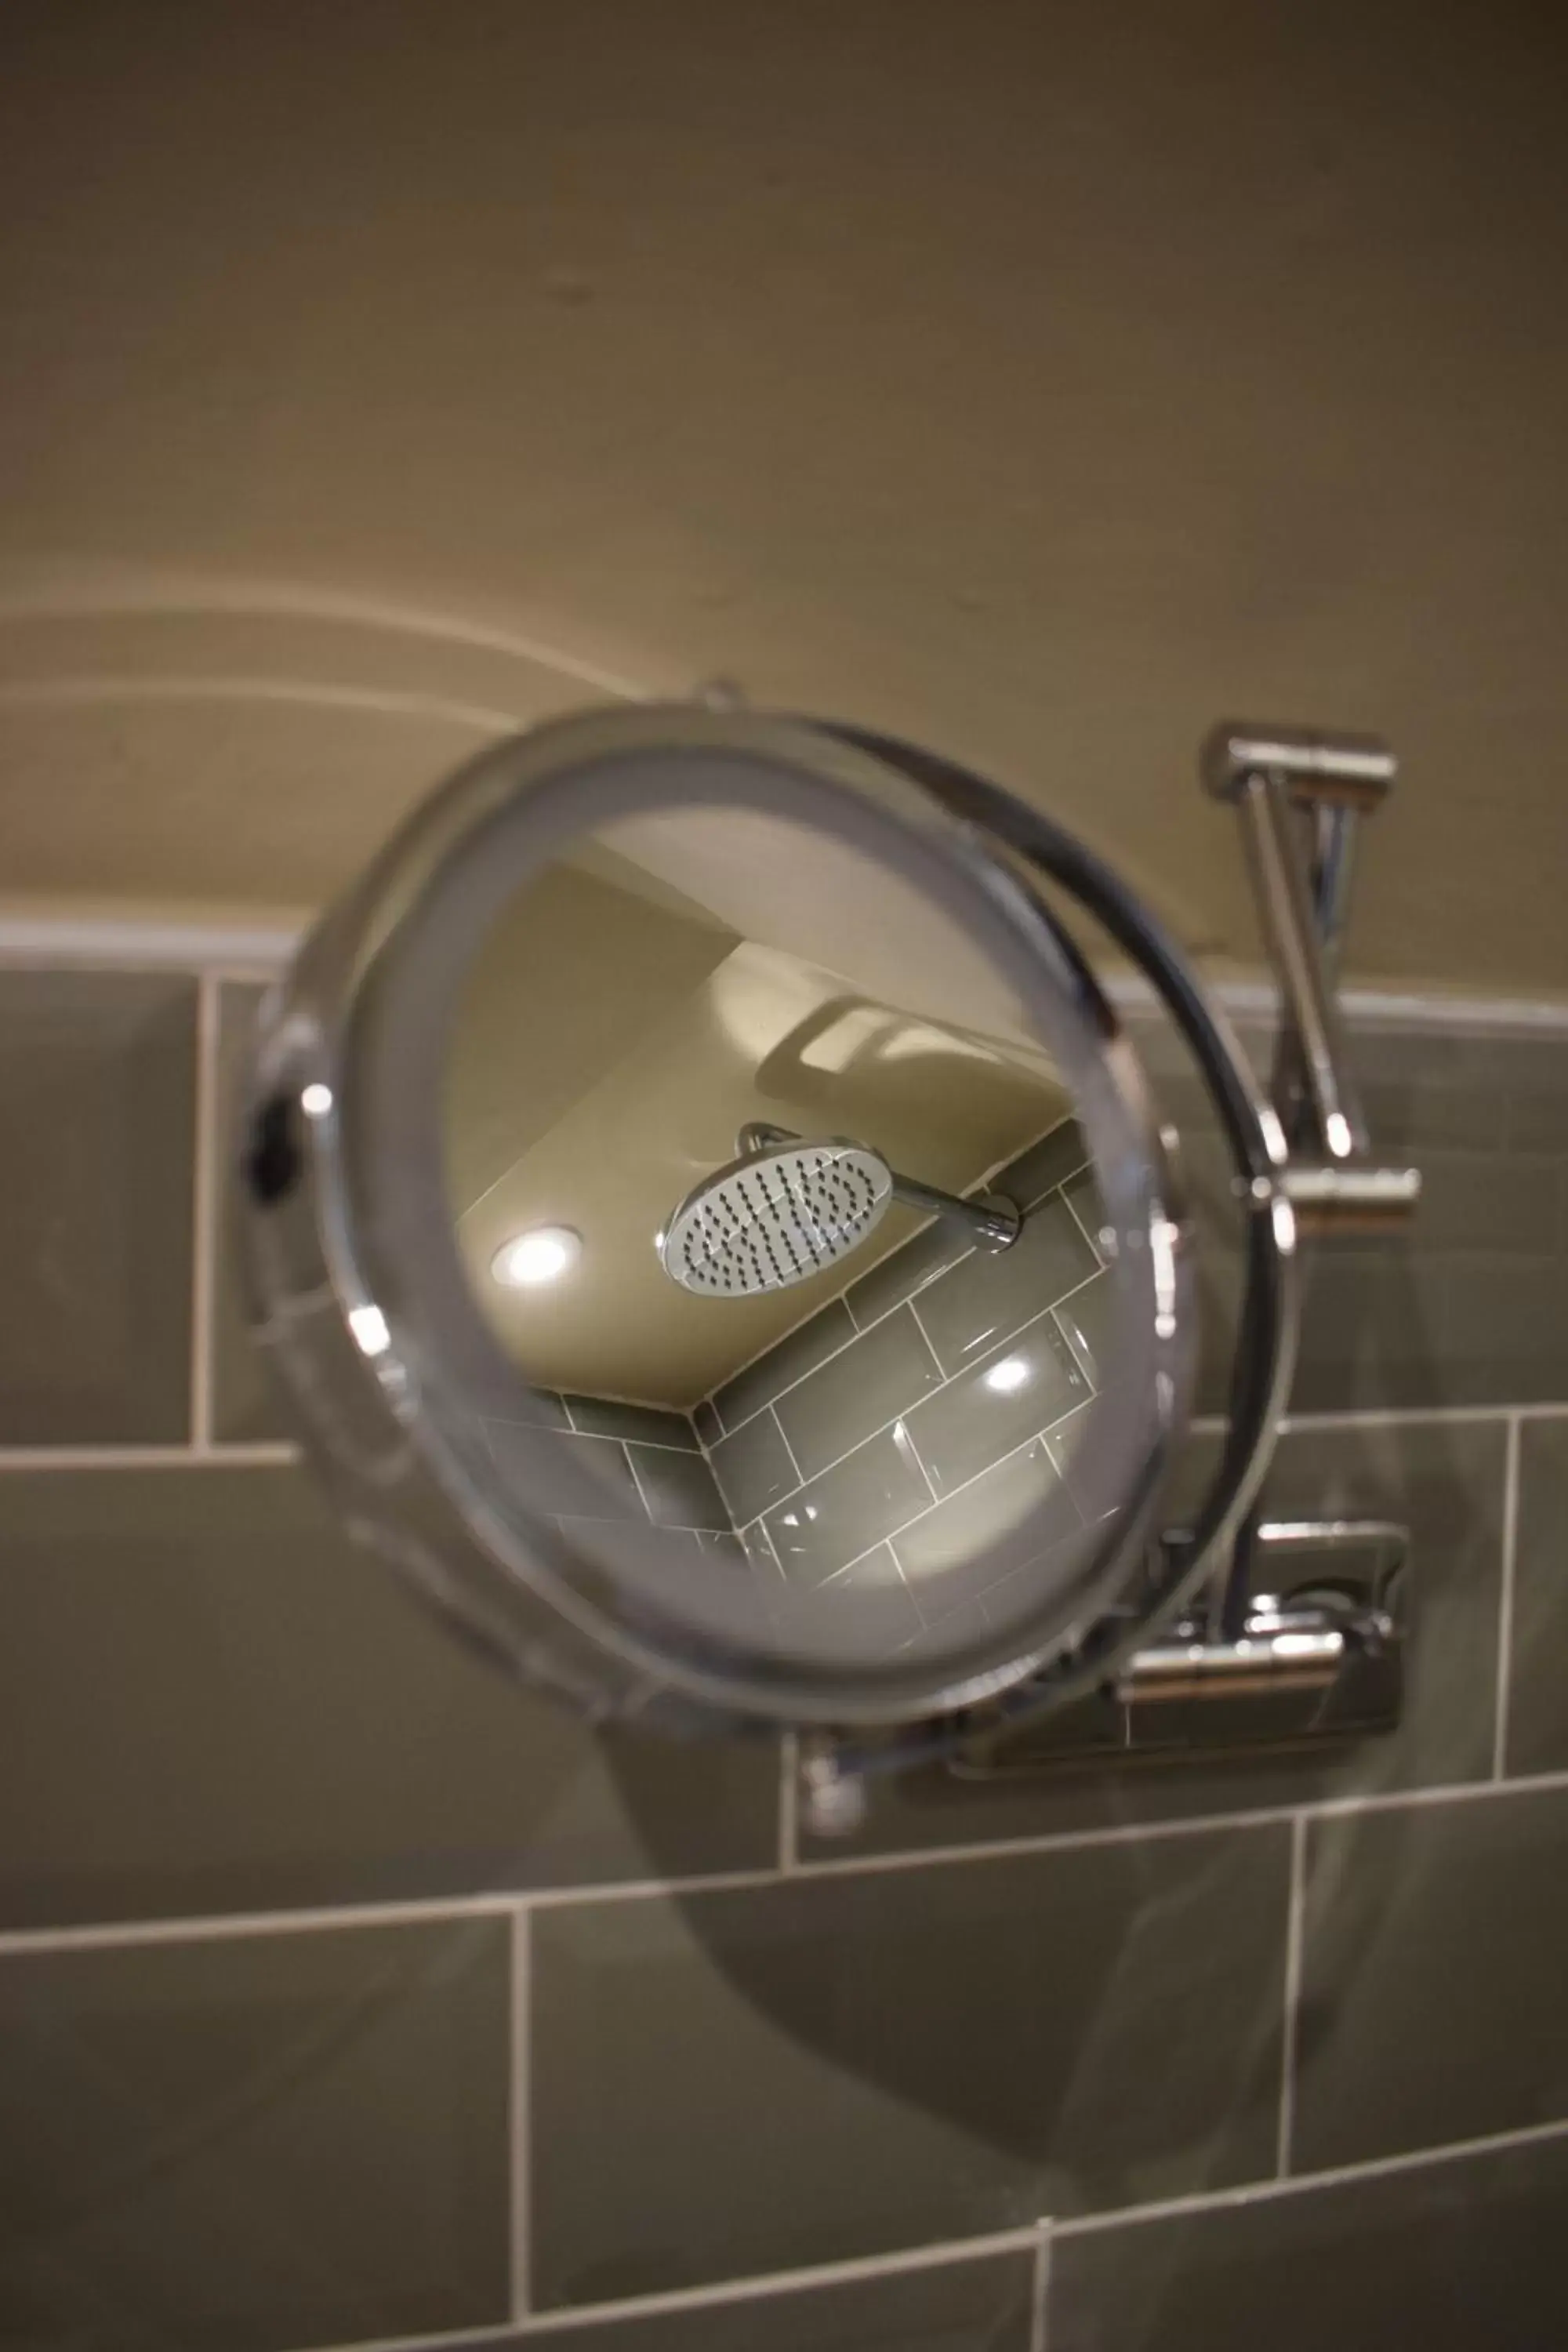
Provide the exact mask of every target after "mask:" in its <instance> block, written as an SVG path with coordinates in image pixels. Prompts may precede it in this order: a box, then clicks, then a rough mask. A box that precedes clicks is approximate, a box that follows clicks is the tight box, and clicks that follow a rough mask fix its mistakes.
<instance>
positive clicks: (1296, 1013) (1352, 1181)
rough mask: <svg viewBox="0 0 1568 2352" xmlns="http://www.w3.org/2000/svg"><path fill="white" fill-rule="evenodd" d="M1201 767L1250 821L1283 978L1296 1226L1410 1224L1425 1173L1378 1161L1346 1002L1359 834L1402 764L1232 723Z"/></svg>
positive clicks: (1305, 732)
mask: <svg viewBox="0 0 1568 2352" xmlns="http://www.w3.org/2000/svg"><path fill="white" fill-rule="evenodd" d="M1199 768H1200V772H1201V774H1202V777H1203V780H1204V782H1205V785H1206V786H1207V788H1208V790H1209V791H1210V792H1211V793H1213V794H1214V795H1215V798H1216V799H1218V800H1223V801H1228V802H1229V803H1231V804H1232V806H1233V807H1235V809H1236V810H1237V814H1238V815H1239V817H1240V819H1241V826H1242V835H1243V839H1244V841H1245V844H1246V847H1247V864H1248V866H1249V869H1250V871H1251V875H1252V881H1253V887H1254V889H1255V890H1256V892H1257V895H1258V911H1259V914H1260V916H1261V918H1262V922H1263V930H1264V936H1265V939H1266V940H1267V942H1268V950H1269V954H1270V957H1271V959H1272V961H1273V964H1274V968H1275V971H1276V972H1277V973H1278V975H1279V984H1280V992H1281V997H1282V1005H1281V1031H1280V1040H1279V1052H1278V1054H1277V1056H1276V1060H1275V1066H1274V1079H1273V1088H1272V1091H1273V1094H1274V1101H1275V1108H1276V1109H1277V1110H1278V1112H1279V1117H1280V1120H1281V1124H1282V1125H1283V1127H1284V1129H1285V1132H1286V1136H1287V1138H1288V1140H1289V1144H1290V1150H1291V1157H1290V1163H1289V1167H1288V1168H1287V1170H1286V1171H1285V1176H1284V1179H1283V1182H1284V1189H1285V1192H1286V1197H1287V1198H1288V1199H1289V1202H1290V1204H1291V1206H1292V1208H1293V1209H1294V1210H1295V1212H1296V1217H1297V1223H1298V1225H1299V1227H1300V1231H1301V1232H1302V1234H1319V1233H1323V1234H1327V1233H1345V1232H1360V1231H1367V1230H1376V1229H1380V1228H1382V1227H1384V1226H1386V1225H1389V1224H1396V1223H1403V1222H1404V1220H1405V1218H1407V1217H1408V1216H1409V1214H1410V1213H1411V1211H1412V1209H1413V1208H1414V1207H1415V1202H1416V1201H1417V1200H1418V1199H1419V1197H1420V1192H1421V1176H1420V1171H1419V1170H1417V1169H1415V1168H1411V1167H1406V1166H1403V1165H1399V1164H1396V1163H1390V1162H1386V1161H1382V1160H1379V1159H1378V1158H1377V1157H1376V1156H1375V1154H1374V1152H1373V1146H1372V1142H1371V1139H1370V1138H1369V1136H1368V1133H1367V1128H1366V1120H1365V1118H1364V1115H1363V1110H1362V1107H1361V1100H1360V1097H1359V1094H1358V1092H1357V1089H1356V1087H1355V1083H1354V1080H1353V1078H1352V1076H1351V1071H1350V1066H1349V1057H1348V1055H1347V1053H1346V1050H1345V1043H1344V1034H1343V1030H1342V1024H1341V1020H1340V1009H1339V1004H1338V1001H1337V998H1336V994H1335V981H1336V978H1337V971H1338V964H1339V953H1340V947H1341V943H1342V938H1343V934H1344V927H1345V920H1346V917H1347V914H1348V911H1349V898H1350V878H1351V868H1352V853H1353V847H1354V838H1355V830H1356V824H1357V820H1358V818H1359V817H1361V816H1363V815H1368V814H1371V813H1372V811H1373V810H1374V809H1375V808H1376V807H1377V806H1378V805H1379V803H1381V802H1382V801H1383V799H1384V796H1385V795H1386V793H1387V792H1388V789H1389V786H1390V785H1391V784H1392V782H1393V781H1394V773H1395V762H1394V754H1393V752H1392V751H1390V750H1389V749H1388V747H1387V745H1386V744H1385V743H1384V742H1382V741H1381V740H1379V738H1378V737H1376V736H1374V735H1345V734H1321V733H1318V732H1316V731H1314V730H1309V729H1306V728H1289V727H1255V726H1248V725H1244V724H1241V723H1239V722H1237V721H1235V720H1227V721H1225V722H1223V723H1222V724H1221V725H1220V726H1218V727H1216V728H1215V729H1214V730H1212V731H1211V732H1210V734H1209V735H1208V736H1207V737H1206V739H1205V742H1204V745H1203V749H1202V751H1201V752H1200V754H1199Z"/></svg>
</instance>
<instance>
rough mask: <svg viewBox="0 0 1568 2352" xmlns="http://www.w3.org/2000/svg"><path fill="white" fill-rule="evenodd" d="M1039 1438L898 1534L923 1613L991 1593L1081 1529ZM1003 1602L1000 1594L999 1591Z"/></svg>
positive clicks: (1074, 1508) (930, 1614) (938, 1613)
mask: <svg viewBox="0 0 1568 2352" xmlns="http://www.w3.org/2000/svg"><path fill="white" fill-rule="evenodd" d="M1082 1528H1083V1521H1082V1519H1081V1518H1080V1517H1079V1510H1078V1506H1077V1504H1076V1503H1075V1502H1074V1501H1073V1498H1072V1495H1071V1493H1070V1492H1069V1490H1068V1486H1067V1483H1066V1481H1065V1480H1064V1479H1063V1477H1062V1475H1061V1472H1060V1470H1059V1469H1058V1467H1057V1465H1056V1463H1055V1462H1054V1461H1053V1460H1052V1458H1051V1455H1050V1453H1049V1451H1048V1449H1047V1445H1046V1442H1045V1440H1044V1438H1036V1439H1035V1440H1034V1441H1033V1442H1032V1444H1028V1445H1025V1446H1021V1447H1020V1448H1019V1449H1018V1451H1017V1452H1016V1454H1009V1455H1008V1456H1007V1457H1006V1459H1005V1461H1002V1462H999V1463H997V1464H996V1465H995V1466H994V1468H993V1469H990V1470H987V1471H984V1473H983V1474H982V1475H981V1476H980V1477H978V1478H976V1479H975V1480H973V1483H972V1484H971V1485H970V1486H965V1487H963V1488H962V1489H961V1490H960V1492H959V1493H958V1494H956V1495H954V1496H952V1497H951V1498H950V1499H949V1500H948V1501H947V1502H945V1503H939V1504H938V1505H937V1507H936V1508H935V1509H934V1510H931V1511H928V1512H927V1513H926V1515H925V1517H923V1518H921V1519H917V1520H916V1521H915V1524H914V1525H913V1527H910V1528H905V1529H904V1530H903V1532H902V1533H901V1534H900V1537H899V1538H898V1541H897V1545H896V1547H895V1548H896V1549H897V1552H898V1556H899V1560H900V1565H901V1566H902V1568H903V1571H904V1575H905V1578H906V1580H908V1583H909V1586H910V1591H911V1592H912V1593H913V1594H914V1597H915V1601H916V1602H917V1604H918V1606H919V1607H920V1610H921V1614H922V1616H925V1617H927V1618H930V1619H932V1620H934V1619H935V1618H937V1617H940V1616H942V1615H945V1613H946V1612H947V1611H948V1610H950V1609H952V1608H956V1607H957V1606H958V1604H959V1603H960V1601H974V1600H979V1601H982V1603H984V1595H985V1593H986V1592H987V1591H996V1590H997V1588H999V1587H1002V1586H1003V1585H1004V1584H1005V1581H1006V1580H1008V1579H1009V1578H1011V1577H1012V1575H1013V1574H1014V1573H1015V1572H1016V1570H1020V1569H1024V1568H1026V1567H1028V1566H1030V1565H1031V1564H1033V1563H1035V1562H1037V1560H1038V1559H1040V1558H1041V1556H1042V1555H1043V1554H1044V1553H1046V1552H1047V1551H1049V1550H1052V1549H1054V1548H1055V1547H1056V1546H1057V1545H1058V1544H1059V1543H1061V1542H1062V1541H1063V1540H1064V1539H1066V1538H1070V1537H1072V1536H1075V1535H1079V1534H1081V1532H1082ZM999 1599H1001V1601H1003V1604H1004V1605H1005V1595H999Z"/></svg>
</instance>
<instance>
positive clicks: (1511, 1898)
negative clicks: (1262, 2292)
mask: <svg viewBox="0 0 1568 2352" xmlns="http://www.w3.org/2000/svg"><path fill="white" fill-rule="evenodd" d="M1307 1861H1308V1879H1307V1908H1306V1933H1305V1939H1304V1943H1303V1948H1302V1974H1301V2017H1300V2031H1299V2033H1298V2043H1297V2046H1298V2083H1297V2091H1296V2138H1295V2160H1296V2165H1297V2168H1299V2169H1300V2170H1301V2171H1303V2172H1307V2171H1315V2170H1318V2169H1321V2168H1322V2167H1323V2166H1325V2165H1333V2164H1348V2163H1354V2162H1356V2161H1357V2160H1358V2159H1359V2158H1363V2157H1374V2156H1386V2155H1389V2154H1392V2153H1394V2152H1396V2151H1399V2150H1403V2149H1406V2148H1417V2147H1434V2146H1437V2145H1440V2144H1441V2143H1442V2142H1443V2141H1445V2140H1462V2139H1476V2138H1479V2137H1483V2136H1484V2135H1485V2134H1487V2133H1489V2132H1499V2131H1510V2130H1512V2129H1513V2128H1514V2127H1515V2126H1519V2125H1521V2124H1539V2123H1548V2122H1552V2121H1553V2120H1554V2119H1555V2118H1557V2117H1558V2116H1568V2009H1565V2006H1564V2002H1563V1984H1564V1981H1565V1980H1568V1792H1564V1791H1563V1790H1547V1791H1541V1790H1536V1791H1529V1792H1524V1791H1521V1792H1520V1793H1517V1794H1513V1795H1508V1796H1500V1797H1496V1798H1489V1799H1485V1800H1482V1801H1477V1802H1474V1803H1470V1804H1454V1805H1420V1806H1413V1807H1409V1808H1403V1809H1401V1810H1399V1811H1391V1812H1381V1811H1380V1812H1373V1813H1363V1814H1352V1815H1349V1816H1346V1817H1341V1818H1331V1819H1328V1820H1324V1821H1318V1822H1313V1823H1312V1825H1311V1830H1310V1836H1309V1840H1308V1848H1307Z"/></svg>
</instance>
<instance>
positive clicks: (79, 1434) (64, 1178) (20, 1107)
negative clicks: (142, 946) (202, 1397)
mask: <svg viewBox="0 0 1568 2352" xmlns="http://www.w3.org/2000/svg"><path fill="white" fill-rule="evenodd" d="M195 1001H196V1000H195V983H194V982H191V981H189V980H184V979H165V978H162V977H153V976H150V975H146V974H141V975H134V976H132V975H125V974H120V973H112V974H111V973H100V972H33V971H6V972H0V1130H3V1131H4V1134H5V1155H4V1160H3V1162H0V1297H4V1300H5V1314H4V1318H3V1319H0V1445H15V1446H22V1445H110V1444H124V1445H130V1444H182V1443H183V1442H184V1439H185V1438H186V1437H187V1436H188V1434H189V1431H190V1364H191V1261H192V1184H193V1169H194V1153H193V1139H194V1133H195Z"/></svg>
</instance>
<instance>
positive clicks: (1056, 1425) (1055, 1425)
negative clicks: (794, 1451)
mask: <svg viewBox="0 0 1568 2352" xmlns="http://www.w3.org/2000/svg"><path fill="white" fill-rule="evenodd" d="M1047 1311H1048V1310H1047ZM1094 1402H1095V1397H1094V1392H1093V1391H1092V1390H1091V1391H1090V1392H1089V1395H1088V1396H1086V1397H1082V1398H1080V1399H1079V1402H1078V1403H1077V1404H1075V1405H1073V1406H1072V1407H1071V1408H1070V1409H1069V1410H1068V1412H1064V1413H1062V1414H1061V1415H1060V1416H1059V1417H1058V1419H1057V1420H1055V1421H1051V1422H1047V1423H1046V1426H1045V1427H1044V1429H1037V1430H1033V1431H1031V1433H1030V1434H1029V1435H1028V1436H1027V1437H1021V1438H1020V1439H1019V1441H1018V1443H1017V1444H1016V1445H1010V1446H1009V1447H1008V1449H1007V1451H1006V1453H1005V1454H998V1455H997V1456H996V1459H995V1461H994V1462H987V1463H986V1465H985V1466H984V1469H981V1470H977V1471H976V1472H975V1473H974V1475H973V1478H965V1479H964V1481H963V1485H962V1486H950V1487H949V1488H948V1490H947V1493H946V1494H945V1495H936V1494H935V1490H934V1488H933V1489H932V1493H933V1497H934V1502H935V1503H938V1504H940V1503H951V1502H952V1498H953V1496H955V1495H963V1494H967V1493H968V1491H969V1489H970V1487H971V1486H978V1484H979V1482H980V1480H981V1479H982V1478H985V1477H988V1476H989V1475H990V1474H991V1472H992V1471H993V1470H998V1469H1000V1468H1001V1466H1002V1465H1003V1463H1004V1462H1011V1461H1012V1459H1013V1457H1014V1456H1015V1454H1026V1453H1027V1452H1028V1449H1029V1447H1030V1446H1031V1445H1037V1444H1040V1443H1041V1442H1042V1441H1045V1442H1046V1443H1047V1444H1048V1442H1049V1441H1050V1440H1051V1439H1052V1438H1053V1437H1055V1436H1056V1434H1057V1433H1058V1431H1060V1430H1063V1429H1065V1428H1066V1427H1067V1425H1068V1422H1069V1421H1076V1420H1077V1419H1078V1416H1079V1413H1080V1412H1088V1411H1089V1406H1090V1405H1091V1404H1093V1403H1094ZM888 1425H889V1428H897V1426H898V1423H896V1422H890V1423H889V1424H888ZM871 1434H872V1436H873V1437H879V1436H880V1435H881V1434H882V1432H881V1431H880V1430H873V1431H872V1433H871ZM849 1450H850V1452H851V1453H853V1452H854V1451H855V1449H854V1447H853V1446H851V1447H850V1449H849ZM910 1453H911V1454H914V1456H915V1459H916V1461H917V1462H919V1463H920V1467H921V1475H922V1476H923V1477H924V1478H925V1482H926V1485H927V1486H931V1478H930V1475H929V1474H928V1473H927V1471H926V1466H925V1464H924V1463H923V1462H922V1461H921V1456H920V1452H919V1449H918V1448H917V1446H916V1444H915V1442H914V1440H913V1438H910ZM838 1458H839V1460H840V1461H841V1462H842V1461H844V1460H845V1459H846V1458H847V1457H846V1456H845V1455H843V1454H840V1455H839V1457H838ZM1051 1463H1052V1467H1053V1468H1054V1469H1055V1471H1056V1473H1057V1475H1058V1477H1059V1478H1065V1476H1066V1473H1065V1471H1064V1470H1063V1469H1062V1466H1061V1465H1060V1463H1059V1462H1058V1461H1057V1459H1056V1456H1055V1454H1053V1455H1052V1456H1051ZM828 1466H829V1468H832V1467H834V1466H835V1465H832V1464H829V1465H828ZM817 1475H818V1476H819V1477H821V1476H822V1475H825V1474H824V1473H823V1472H821V1471H819V1472H818V1473H817ZM799 1491H800V1489H799V1488H798V1487H796V1488H795V1493H796V1494H798V1493H799ZM792 1499H793V1496H790V1495H784V1496H781V1497H780V1500H779V1502H778V1503H770V1504H769V1505H768V1508H769V1510H770V1511H774V1510H777V1509H778V1508H779V1507H780V1506H781V1504H783V1503H787V1502H790V1501H791V1500H792ZM928 1517H930V1510H929V1508H928V1509H926V1510H921V1511H914V1512H911V1513H910V1517H908V1518H907V1519H901V1520H900V1523H899V1525H898V1526H897V1527H896V1528H889V1531H888V1533H887V1534H886V1535H885V1536H879V1537H878V1538H877V1540H876V1542H875V1543H868V1545H867V1546H866V1548H865V1549H864V1551H858V1552H855V1553H854V1554H853V1555H852V1556H851V1557H850V1558H849V1559H847V1560H846V1561H845V1562H844V1567H843V1568H836V1569H835V1570H834V1571H833V1576H832V1577H829V1576H825V1577H824V1578H823V1579H822V1581H823V1583H824V1584H831V1583H832V1581H833V1577H837V1576H842V1575H843V1573H844V1570H845V1569H848V1568H853V1567H854V1566H855V1565H856V1563H857V1562H858V1561H859V1560H862V1559H868V1558H869V1556H870V1554H871V1553H872V1552H874V1551H879V1550H880V1549H881V1548H882V1546H883V1545H884V1544H887V1545H888V1546H889V1549H890V1548H891V1546H892V1545H893V1544H894V1543H895V1542H896V1541H897V1539H898V1538H899V1537H900V1536H906V1535H908V1533H909V1531H910V1528H913V1527H918V1526H919V1525H920V1523H921V1520H922V1519H924V1518H928Z"/></svg>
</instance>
